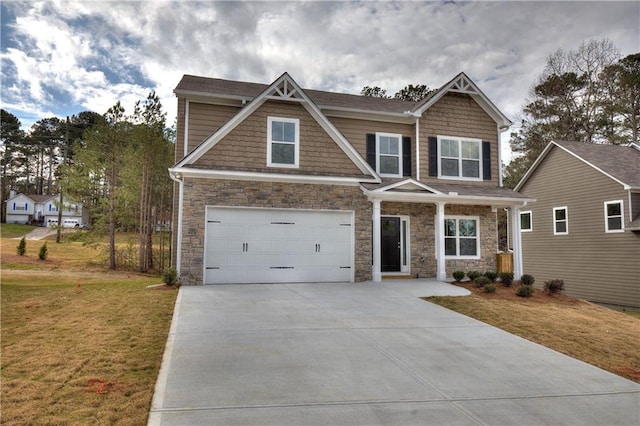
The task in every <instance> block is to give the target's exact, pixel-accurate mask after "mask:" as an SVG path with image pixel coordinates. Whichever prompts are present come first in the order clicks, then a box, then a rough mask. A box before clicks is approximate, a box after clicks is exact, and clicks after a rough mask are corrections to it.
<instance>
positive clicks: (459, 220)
mask: <svg viewBox="0 0 640 426" xmlns="http://www.w3.org/2000/svg"><path fill="white" fill-rule="evenodd" d="M479 243H480V240H479V238H478V218H475V217H473V218H471V217H448V218H445V220H444V254H445V255H446V256H452V257H468V258H477V257H479V253H480V247H479Z"/></svg>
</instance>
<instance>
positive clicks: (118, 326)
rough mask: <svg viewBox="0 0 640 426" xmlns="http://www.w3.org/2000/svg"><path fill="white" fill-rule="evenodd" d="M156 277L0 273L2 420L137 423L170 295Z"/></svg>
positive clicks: (148, 394) (156, 363) (150, 385)
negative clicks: (0, 292)
mask: <svg viewBox="0 0 640 426" xmlns="http://www.w3.org/2000/svg"><path fill="white" fill-rule="evenodd" d="M161 282H162V281H161V279H160V278H159V277H147V276H138V275H128V274H116V273H104V272H97V273H88V272H74V271H60V272H57V271H3V273H2V279H1V282H0V289H1V291H2V300H1V308H2V311H1V320H2V342H1V349H2V359H1V367H2V370H1V380H2V394H1V396H2V399H1V406H2V411H1V417H0V423H1V424H3V425H4V424H7V425H11V424H16V425H17V424H96V423H97V424H132V425H138V424H145V423H146V419H147V415H148V411H149V408H150V403H151V398H152V395H153V390H154V385H155V381H156V378H157V374H158V370H159V367H160V363H161V359H162V354H163V351H164V346H165V343H166V339H167V334H168V330H169V326H170V322H171V316H172V312H173V305H174V303H175V298H176V294H177V292H176V290H175V289H166V287H163V289H161V290H159V289H148V288H146V287H147V286H148V285H149V284H158V283H161Z"/></svg>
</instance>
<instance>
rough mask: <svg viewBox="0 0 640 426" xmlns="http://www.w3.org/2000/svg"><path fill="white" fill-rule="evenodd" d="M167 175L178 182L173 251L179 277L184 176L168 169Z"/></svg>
mask: <svg viewBox="0 0 640 426" xmlns="http://www.w3.org/2000/svg"><path fill="white" fill-rule="evenodd" d="M169 177H171V179H172V180H173V181H175V182H177V183H178V229H177V232H176V248H175V250H174V251H173V252H174V253H175V256H176V271H177V272H178V277H180V266H181V259H182V202H183V197H184V196H183V194H184V177H183V176H181V175H180V173H173V172H171V171H169Z"/></svg>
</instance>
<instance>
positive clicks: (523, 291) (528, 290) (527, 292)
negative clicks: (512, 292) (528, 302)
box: [516, 285, 534, 297]
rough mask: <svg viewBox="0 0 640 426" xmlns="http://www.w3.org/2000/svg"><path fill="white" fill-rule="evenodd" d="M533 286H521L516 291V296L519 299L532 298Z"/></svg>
mask: <svg viewBox="0 0 640 426" xmlns="http://www.w3.org/2000/svg"><path fill="white" fill-rule="evenodd" d="M533 291H534V290H533V286H530V285H521V286H520V287H518V289H517V290H516V295H517V296H520V297H531V296H533Z"/></svg>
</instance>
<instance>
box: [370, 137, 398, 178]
mask: <svg viewBox="0 0 640 426" xmlns="http://www.w3.org/2000/svg"><path fill="white" fill-rule="evenodd" d="M381 136H386V137H391V138H397V139H398V174H393V173H381V172H380V137H381ZM383 155H386V156H391V155H390V154H383ZM376 172H377V173H378V174H379V175H380V176H382V177H402V176H403V172H402V135H401V134H399V133H382V132H380V133H378V132H376Z"/></svg>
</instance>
